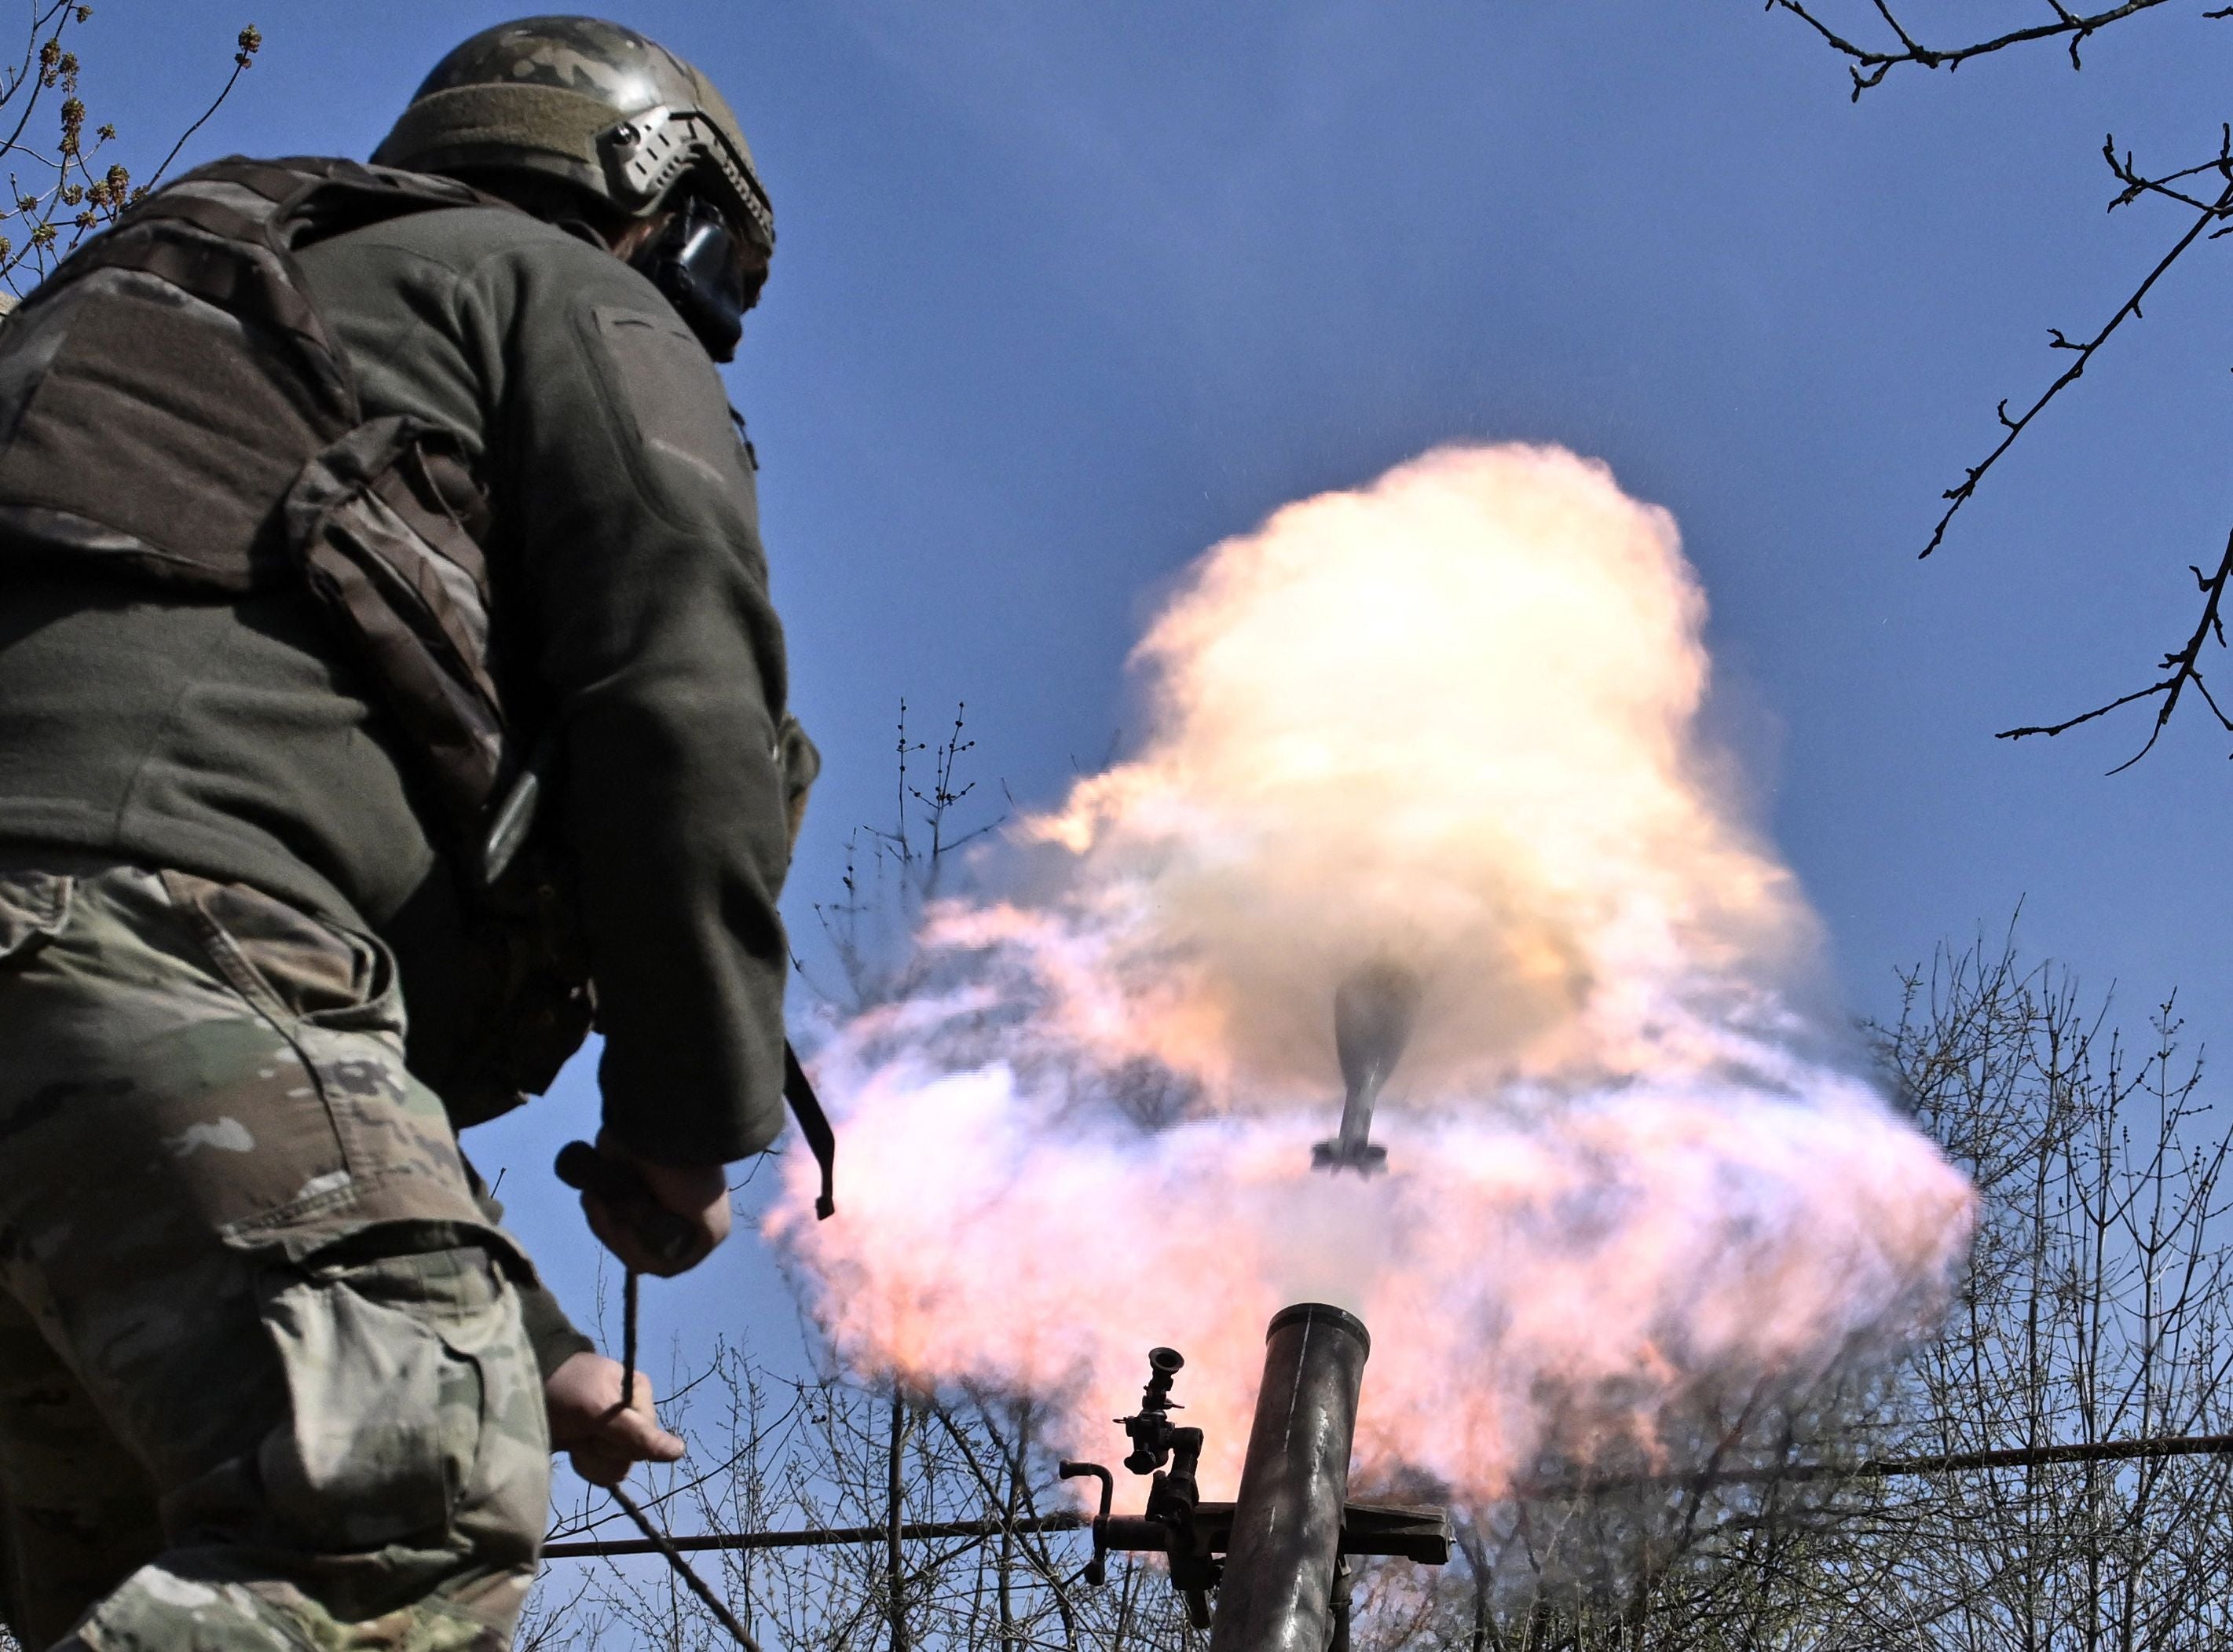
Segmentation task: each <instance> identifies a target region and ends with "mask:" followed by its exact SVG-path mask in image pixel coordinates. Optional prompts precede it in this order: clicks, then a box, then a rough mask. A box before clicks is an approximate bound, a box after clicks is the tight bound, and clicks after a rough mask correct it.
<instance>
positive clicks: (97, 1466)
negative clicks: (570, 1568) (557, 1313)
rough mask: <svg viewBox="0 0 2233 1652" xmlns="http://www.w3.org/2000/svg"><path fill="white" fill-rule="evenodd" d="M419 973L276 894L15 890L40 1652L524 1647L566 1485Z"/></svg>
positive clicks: (9, 1510) (14, 1030) (32, 1623)
mask: <svg viewBox="0 0 2233 1652" xmlns="http://www.w3.org/2000/svg"><path fill="white" fill-rule="evenodd" d="M393 974H394V971H393V966H392V963H391V962H390V960H389V959H388V957H387V954H386V952H385V950H383V949H382V948H381V947H380V946H379V944H377V943H375V942H373V941H370V940H368V939H366V938H364V937H358V936H354V935H350V934H348V933H346V932H344V931H342V930H336V929H334V928H331V927H329V926H328V925H326V924H321V923H318V922H316V921H315V920H313V919H311V918H310V917H307V916H305V915H304V914H303V913H301V912H299V911H296V910H295V909H293V908H292V907H290V906H288V905H286V904H283V903H280V902H278V901H276V900H273V899H270V898H268V897H265V896H263V895H260V894H257V893H255V892H254V891H249V890H246V889H242V888H238V887H235V886H231V885H217V884H212V883H207V882H205V881H203V880H200V879H198V878H190V877H186V876H183V875H181V874H179V873H176V872H162V873H157V872H144V871H140V870H136V869H132V868H124V867H98V866H96V867H88V868H83V869H79V870H77V871H76V872H75V875H71V874H69V873H66V872H55V871H48V870H36V869H24V868H22V867H16V868H14V869H11V865H10V863H7V862H0V1617H3V1618H4V1619H5V1620H6V1621H7V1622H8V1623H10V1625H12V1626H13V1628H14V1629H15V1632H16V1636H17V1638H18V1639H19V1640H21V1641H22V1642H23V1643H24V1644H25V1646H26V1647H28V1648H37V1647H42V1646H45V1645H47V1644H49V1642H55V1643H56V1644H58V1645H59V1646H61V1647H62V1648H66V1649H69V1648H89V1649H98V1652H127V1649H129V1652H153V1649H162V1652H187V1649H209V1652H219V1649H222V1652H234V1649H242V1648H251V1647H252V1648H257V1649H274V1652H279V1649H294V1648H316V1649H342V1648H368V1649H369V1648H380V1649H394V1652H404V1649H409V1652H421V1649H424V1652H435V1649H447V1648H500V1647H505V1646H509V1645H510V1644H511V1634H512V1629H513V1626H514V1623H515V1622H516V1620H517V1618H518V1612H519V1609H520V1605H521V1603H522V1601H523V1599H524V1595H525V1592H526V1589H527V1585H528V1583H529V1580H530V1577H531V1573H532V1571H533V1569H534V1565H535V1560H536V1551H537V1542H538V1538H539V1534H540V1532H541V1531H542V1526H543V1521H544V1514H545V1512H546V1499H547V1497H548V1490H549V1478H550V1457H549V1444H548V1429H547V1423H546V1421H545V1419H544V1407H543V1394H542V1384H541V1381H540V1380H539V1378H538V1377H537V1372H536V1368H535V1362H534V1358H533V1355H531V1352H530V1349H529V1346H528V1343H527V1340H526V1338H525V1336H524V1333H523V1332H522V1330H521V1327H520V1316H519V1303H518V1290H517V1286H518V1283H519V1282H522V1281H525V1280H528V1279H531V1277H532V1275H531V1270H530V1269H529V1267H528V1264H527V1263H526V1260H525V1258H524V1257H522V1256H521V1255H520V1254H519V1253H518V1250H516V1248H515V1247H514V1246H513V1244H512V1243H511V1240H510V1239H509V1238H507V1237H505V1235H504V1234H503V1233H502V1232H501V1231H498V1230H497V1229H496V1228H494V1227H492V1226H490V1225H488V1224H486V1222H485V1220H484V1218H483V1217H482V1215H481V1212H480V1211H479V1209H478V1208H477V1207H476V1205H475V1204H474V1201H473V1198H472V1194H471V1193H470V1192H468V1190H467V1183H466V1179H465V1171H464V1169H463V1166H462V1161H461V1160H460V1159H459V1154H458V1151H457V1145H456V1141H455V1139H454V1138H453V1136H452V1133H451V1130H450V1127H449V1124H448V1121H447V1120H446V1118H445V1116H444V1113H443V1111H442V1107H441V1104H440V1102H439V1100H438V1099H437V1098H436V1097H434V1096H433V1094H431V1093H430V1092H428V1091H427V1090H426V1088H425V1087H424V1086H422V1085H420V1084H418V1083H416V1082H414V1081H413V1080H412V1079H411V1077H410V1076H409V1075H408V1074H407V1072H406V1071H405V1069H404V1065H403V1057H402V1042H401V1035H400V1032H401V1026H400V1023H401V1010H400V1002H399V1001H398V996H397V990H396V986H395V983H394V978H393ZM57 1637H65V1638H61V1639H59V1640H57Z"/></svg>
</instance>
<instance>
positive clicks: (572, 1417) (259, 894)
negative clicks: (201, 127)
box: [0, 17, 817, 1652]
mask: <svg viewBox="0 0 2233 1652" xmlns="http://www.w3.org/2000/svg"><path fill="white" fill-rule="evenodd" d="M374 163H375V164H374V167H361V166H358V165H355V164H354V163H350V162H346V161H334V160H284V161H275V162H260V161H248V160H231V161H223V162H218V163H216V164H215V165H213V166H212V167H205V168H202V169H200V170H199V171H198V172H196V173H192V174H189V175H188V176H187V177H186V178H185V179H183V180H179V182H177V183H175V184H173V185H171V186H167V187H166V188H165V189H163V190H161V191H159V192H158V193H156V194H154V195H153V196H152V197H150V198H149V199H147V200H146V201H145V202H144V203H142V204H141V205H140V206H137V207H135V208H134V209H133V211H132V212H128V213H127V214H126V216H125V217H124V219H122V220H121V221H120V224H119V225H117V226H116V227H115V228H114V229H112V230H110V231H108V232H106V233H105V234H103V235H101V237H98V238H95V239H94V240H92V241H90V242H88V244H87V245H85V246H84V247H83V248H81V250H80V251H77V252H76V253H75V254H74V255H73V256H72V257H71V258H70V259H69V260H68V261H67V262H66V263H65V264H63V265H62V267H61V268H60V269H59V270H58V271H56V272H55V274H54V275H53V276H52V277H51V278H49V280H48V281H47V282H46V283H44V284H42V286H41V287H40V288H39V289H38V290H37V291H36V292H34V293H33V294H32V295H31V296H30V297H29V299H28V300H27V302H26V303H25V304H23V307H22V308H21V310H18V311H17V312H16V314H15V315H14V316H12V317H10V319H9V320H8V321H7V322H6V323H5V326H4V328H0V567H4V569H5V572H4V577H0V1505H4V1511H3V1512H0V1617H4V1619H5V1621H6V1622H7V1623H9V1624H10V1625H12V1626H13V1628H14V1630H15V1633H16V1636H17V1638H18V1639H20V1640H22V1641H23V1642H24V1643H25V1644H26V1645H27V1646H33V1647H36V1646H44V1645H46V1644H48V1643H49V1642H56V1637H58V1636H61V1637H66V1638H63V1639H62V1640H61V1641H60V1642H58V1643H59V1644H61V1645H62V1646H65V1647H86V1648H96V1649H126V1648H130V1649H154V1648H162V1649H180V1648H188V1647H199V1648H224V1649H231V1648H235V1647H251V1646H252V1647H257V1648H270V1647H314V1648H342V1647H359V1646H373V1645H378V1646H383V1647H385V1646H397V1647H403V1646H408V1647H412V1648H414V1649H419V1648H423V1649H430V1652H431V1649H442V1648H452V1647H476V1648H479V1647H488V1648H495V1647H501V1646H506V1645H509V1644H510V1642H511V1634H512V1629H513V1625H514V1623H515V1620H516V1618H517V1616H518V1610H519V1607H520V1603H521V1600H522V1597H523V1596H524V1591H525V1590H526V1587H527V1584H528V1582H529V1579H530V1577H531V1574H532V1571H533V1569H534V1565H535V1561H536V1553H537V1543H538V1539H539V1535H540V1532H541V1531H542V1529H543V1525H544V1518H545V1513H546V1507H545V1505H546V1501H547V1495H548V1477H549V1467H550V1464H549V1452H550V1449H551V1447H552V1446H558V1447H561V1448H570V1449H571V1450H572V1451H573V1453H574V1454H575V1461H576V1466H578V1467H579V1468H580V1469H581V1470H582V1471H583V1472H584V1473H585V1474H587V1475H588V1476H589V1477H590V1478H592V1479H599V1480H602V1481H604V1482H606V1483H614V1482H616V1481H617V1480H618V1479H620V1478H621V1477H622V1475H624V1474H625V1473H626V1472H627V1471H628V1467H629V1466H630V1465H631V1464H633V1463H635V1462H637V1461H641V1460H644V1459H661V1460H672V1459H674V1457H675V1456H677V1455H679V1454H680V1450H681V1446H680V1441H679V1440H675V1439H674V1438H673V1437H672V1436H670V1435H668V1434H667V1433H664V1432H663V1431H661V1429H660V1428H659V1427H658V1425H657V1423H656V1421H655V1420H654V1418H653V1416H652V1414H651V1407H650V1402H649V1397H648V1394H647V1393H646V1392H645V1391H644V1390H643V1389H642V1388H641V1386H640V1387H639V1389H638V1398H637V1403H636V1406H635V1409H634V1410H633V1411H623V1410H622V1408H621V1407H620V1405H619V1398H620V1391H621V1388H620V1376H619V1371H618V1368H617V1367H616V1366H615V1363H614V1362H613V1361H609V1360H606V1359H603V1358H602V1357H601V1356H599V1355H596V1353H594V1352H593V1351H592V1350H591V1345H590V1343H589V1341H588V1339H587V1338H585V1337H583V1335H581V1334H580V1333H579V1332H577V1331H576V1330H575V1329H573V1328H572V1327H571V1326H570V1325H569V1324H568V1323H567V1322H566V1321H565V1318H564V1316H563V1314H562V1313H561V1312H560V1311H559V1309H558V1308H557V1303H555V1302H553V1301H552V1300H551V1299H550V1296H548V1294H547V1293H546V1292H544V1291H543V1290H541V1289H540V1287H539V1286H538V1285H537V1283H536V1280H535V1276H534V1271H533V1269H532V1267H531V1264H530V1263H529V1261H528V1259H527V1258H526V1257H524V1255H523V1254H522V1253H521V1251H520V1250H519V1248H518V1244H516V1243H515V1242H514V1241H513V1240H512V1239H511V1238H510V1237H507V1236H506V1234H505V1232H504V1231H503V1230H502V1229H501V1228H500V1227H499V1226H498V1218H499V1216H500V1211H498V1209H497V1207H496V1206H495V1205H493V1203H492V1201H490V1200H489V1199H488V1198H487V1197H486V1194H485V1190H483V1189H481V1188H480V1186H479V1182H478V1179H477V1178H475V1177H474V1176H473V1174H472V1171H471V1169H470V1168H469V1167H468V1166H466V1165H465V1161H464V1160H463V1159H462V1158H461V1156H460V1155H459V1152H458V1148H457V1146H456V1140H455V1130H456V1128H457V1127H459V1126H464V1125H469V1124H472V1123H474V1122H477V1121H479V1120H482V1119H485V1118H486V1117H488V1116H490V1115H491V1114H492V1113H496V1112H499V1111H502V1110H503V1109H504V1108H505V1107H509V1106H511V1105H513V1104H514V1103H516V1102H517V1101H518V1100H520V1099H521V1096H522V1094H523V1093H534V1092H537V1091H539V1090H540V1089H542V1088H543V1087H544V1086H546V1085H547V1083H548V1082H549V1081H550V1077H551V1076H552V1074H554V1073H555V1072H556V1070H557V1066H558V1064H559V1063H560V1062H561V1061H563V1060H564V1058H565V1056H566V1055H568V1054H569V1053H570V1052H571V1051H572V1049H573V1048H576V1046H577V1045H578V1043H579V1042H580V1041H581V1038H582V1037H583V1034H584V1032H585V1030H586V1028H587V1027H588V1025H589V1013H590V1009H591V1007H592V1004H594V1011H595V1017H596V1023H597V1026H598V1027H599V1028H600V1029H601V1030H602V1033H603V1035H604V1037H605V1041H606V1042H605V1047H604V1055H603V1061H602V1068H601V1069H600V1080H601V1084H602V1094H603V1108H604V1123H603V1131H602V1135H601V1136H600V1139H599V1151H600V1152H601V1153H602V1155H603V1157H604V1159H605V1160H606V1161H607V1165H608V1166H609V1167H617V1168H619V1169H621V1170H622V1171H624V1172H634V1174H635V1176H636V1177H637V1178H638V1179H640V1185H641V1187H642V1188H645V1189H648V1198H650V1199H651V1200H653V1201H655V1203H656V1205H658V1206H661V1207H663V1208H664V1210H665V1211H667V1212H669V1213H670V1214H671V1215H672V1216H674V1217H675V1218H680V1220H681V1221H682V1222H684V1223H685V1224H687V1230H688V1235H689V1238H690V1243H689V1244H688V1246H687V1249H686V1250H683V1251H682V1252H681V1253H680V1255H671V1254H667V1255H663V1254H654V1253H653V1252H651V1251H649V1250H648V1249H647V1248H646V1246H645V1244H644V1243H643V1241H642V1240H641V1239H640V1238H639V1237H636V1231H635V1228H633V1227H631V1226H630V1225H629V1224H628V1223H627V1222H626V1221H624V1220H622V1219H621V1216H620V1213H619V1212H617V1211H615V1209H613V1208H609V1207H608V1206H607V1205H603V1204H601V1203H600V1202H599V1201H598V1200H597V1199H596V1198H585V1199H584V1205H585V1208H586V1210H587V1213H588V1217H589V1222H590V1224H591V1226H592V1227H593V1228H594V1229H595V1231H596V1232H597V1234H598V1236H599V1237H601V1238H602V1240H603V1241H604V1243H605V1244H607V1245H608V1246H609V1248H610V1249H611V1250H614V1251H615V1253H616V1254H618V1255H619V1256H620V1257H622V1260H623V1261H625V1262H626V1263H628V1264H629V1265H631V1266H635V1267H639V1268H644V1269H648V1270H652V1271H654V1272H679V1271H680V1270H683V1269H685V1268H687V1267H690V1266H693V1265H694V1264H695V1263H697V1262H699V1261H700V1260H701V1259H702V1258H703V1257H704V1256H705V1255H706V1253H707V1252H708V1251H710V1250H712V1249H713V1247H714V1246H715V1245H717V1244H719V1243H720V1242H721V1240H722V1238H723V1237H725V1235H726V1232H727V1231H728V1225H729V1206H728V1198H727V1191H726V1172H725V1170H724V1166H726V1164H728V1163H729V1162H731V1161H733V1160H736V1159H742V1158H745V1157H746V1156H748V1155H750V1154H752V1153H756V1152H759V1151H760V1150H762V1149H763V1148H764V1147H765V1146H767V1145H768V1143H769V1142H770V1140H771V1139H772V1138H773V1137H774V1136H775V1134H776V1133H777V1132H778V1129H779V1128H780V1125H781V1096H782V1092H783V1088H784V1033H783V1020H782V997H783V984H784V976H785V970H786V965H787V951H786V947H785V943H784V931H783V926H782V924H781V922H780V921H779V919H778V916H777V911H776V898H777V895H778V890H779V888H780V886H781V885H782V882H783V878H784V872H785V870H786V868H787V865H788V864H789V857H790V850H791V842H792V840H793V839H794V838H795V836H796V833H797V828H798V818H799V813H800V810H801V808H802V806H803V804H804V796H805V793H806V788H807V787H808V785H809V784H810V783H811V780H812V778H813V771H814V768H815V766H816V762H817V760H816V758H815V755H814V752H813V748H812V747H811V744H809V743H808V741H806V739H805V736H804V735H803V734H802V733H801V732H800V730H799V728H798V724H797V723H796V722H794V721H793V720H791V718H790V716H789V715H787V712H786V709H785V686H784V651H783V638H782V633H781V630H780V628H779V627H778V623H777V619H776V616H775V611H774V610H773V608H772V607H771V605H770V602H769V597H768V589H767V570H766V565H765V559H764V556H763V552H762V550H761V545H760V539H759V532H758V519H757V511H756V506H755V503H754V492H753V488H754V480H753V473H754V470H755V468H756V462H757V461H756V460H755V459H754V457H753V454H752V448H751V446H750V444H749V443H748V442H746V441H745V440H744V438H743V434H742V425H741V423H740V422H732V418H733V415H732V413H731V411H730V409H729V408H728V406H727V402H726V397H725V395H724V394H723V391H722V389H721V384H720V381H719V376H718V375H717V374H716V372H715V370H714V367H713V362H715V361H717V360H719V361H726V360H727V359H729V356H730V355H731V353H732V350H733V349H734V347H735V345H736V343H737V341H738V336H739V328H740V317H742V315H743V313H744V312H745V310H748V309H749V308H750V307H751V306H752V303H753V301H754V300H755V298H756V297H758V291H759V286H760V283H761V281H762V279H763V278H764V277H765V272H766V269H767V260H768V257H769V254H770V253H771V251H772V249H773V246H774V225H773V221H772V219H771V216H770V212H769V208H768V203H767V199H766V196H765V193H764V192H763V190H762V189H761V186H760V183H759V180H758V176H757V174H756V173H755V171H754V169H753V163H752V156H751V153H750V152H749V151H748V150H747V149H746V147H745V140H744V136H743V134H742V133H741V132H740V131H739V129H738V126H737V123H736V121H735V118H734V116H733V115H732V114H731V113H730V111H729V108H728V107H727V105H726V103H725V102H724V101H722V100H721V98H720V96H719V95H718V94H717V93H716V92H715V91H714V90H713V88H712V87H711V86H710V85H708V84H707V83H706V81H705V80H704V78H703V77H702V76H700V75H699V74H698V73H697V72H696V71H695V70H694V69H692V68H690V67H689V66H688V65H687V64H686V63H684V62H681V61H680V60H679V59H677V58H675V57H674V56H671V55H670V54H668V53H667V52H666V51H664V50H663V49H661V48H660V47H658V46H656V45H654V44H653V43H652V42H649V41H647V40H645V39H643V38H642V37H641V36H637V35H635V34H633V33H631V32H629V31H628V30H627V29H622V28H620V27H617V26H615V25H614V24H611V23H600V22H596V21H593V20H589V19H585V18H573V17H540V18H534V19H530V20H528V21H525V22H522V23H514V24H510V25H507V26H505V27H501V28H498V29H490V30H488V31H486V32H485V33H483V34H481V35H478V36H474V37H473V38H472V40H469V41H467V42H465V44H464V45H463V46H460V47H459V48H458V49H456V50H455V51H453V52H452V53H451V54H450V56H448V57H446V59H444V60H443V62H441V63H440V65H439V67H437V68H436V69H435V70H434V73H433V75H432V76H431V77H430V78H429V79H428V80H427V82H426V84H425V85H424V86H423V87H422V88H420V92H419V94H418V95H417V96H416V97H415V98H414V99H413V101H412V102H411V104H410V106H409V107H408V108H407V110H406V111H405V113H404V114H403V116H402V118H401V119H400V121H399V122H398V123H397V125H396V127H395V129H394V132H393V133H392V134H390V135H389V136H388V138H387V140H386V141H385V142H384V143H383V144H382V145H381V147H380V149H379V151H378V152H377V153H376V155H375V157H374ZM406 1006H408V1009H409V1019H408V1022H407V1021H406V1015H405V1010H406Z"/></svg>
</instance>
